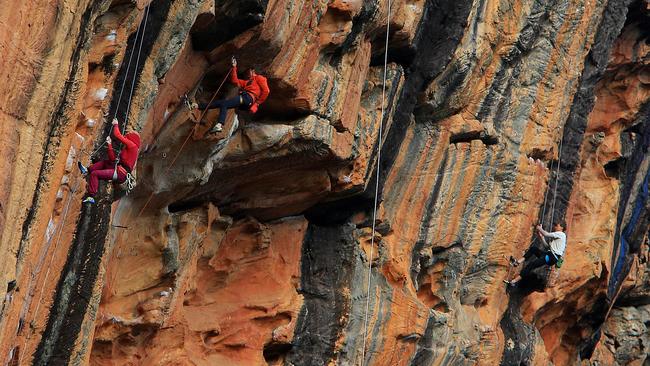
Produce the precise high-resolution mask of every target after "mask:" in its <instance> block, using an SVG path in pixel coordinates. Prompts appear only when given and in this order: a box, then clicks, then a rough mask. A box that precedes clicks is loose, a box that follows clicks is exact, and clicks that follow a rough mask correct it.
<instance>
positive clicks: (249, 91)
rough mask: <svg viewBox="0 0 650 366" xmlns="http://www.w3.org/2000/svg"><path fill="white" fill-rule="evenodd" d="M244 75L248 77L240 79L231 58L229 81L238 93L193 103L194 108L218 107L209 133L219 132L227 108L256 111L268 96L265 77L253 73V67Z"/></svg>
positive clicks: (235, 63) (235, 64) (234, 60)
mask: <svg viewBox="0 0 650 366" xmlns="http://www.w3.org/2000/svg"><path fill="white" fill-rule="evenodd" d="M246 75H247V76H248V79H246V80H241V79H239V78H238V77H237V60H236V59H235V58H234V57H233V58H232V70H231V71H230V82H231V83H233V84H235V85H237V87H238V88H239V95H237V96H236V97H233V98H230V99H219V100H215V101H214V102H212V103H210V104H209V105H208V104H205V103H200V104H196V103H194V104H193V105H192V107H193V108H194V109H196V108H200V109H204V108H206V107H207V108H208V109H213V108H219V109H220V110H219V119H218V121H217V123H216V124H215V125H214V126H213V127H212V128H211V129H210V133H216V132H221V130H222V129H223V124H224V122H226V116H227V113H228V109H231V108H240V109H242V110H248V111H250V112H251V113H255V112H257V109H258V107H259V105H260V104H262V103H264V101H265V100H266V98H267V97H268V96H269V92H270V90H269V86H268V83H267V81H266V78H265V77H264V76H262V75H258V74H256V73H255V69H254V68H252V67H251V68H249V69H248V71H247V73H246Z"/></svg>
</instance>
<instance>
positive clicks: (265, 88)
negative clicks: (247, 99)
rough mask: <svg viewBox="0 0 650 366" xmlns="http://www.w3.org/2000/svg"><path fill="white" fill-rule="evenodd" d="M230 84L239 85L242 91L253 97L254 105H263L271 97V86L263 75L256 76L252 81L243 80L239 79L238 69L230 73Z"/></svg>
mask: <svg viewBox="0 0 650 366" xmlns="http://www.w3.org/2000/svg"><path fill="white" fill-rule="evenodd" d="M230 82H231V83H233V84H235V85H237V86H238V87H239V89H240V90H242V91H245V92H246V93H248V94H250V95H251V96H252V97H253V103H257V104H262V103H264V101H265V100H266V98H267V97H268V96H269V92H270V90H269V85H268V84H267V82H266V78H265V77H264V76H262V75H255V76H253V78H252V79H248V80H241V79H239V78H238V77H237V67H233V68H232V71H231V72H230Z"/></svg>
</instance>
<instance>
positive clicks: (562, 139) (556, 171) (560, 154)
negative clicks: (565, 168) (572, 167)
mask: <svg viewBox="0 0 650 366" xmlns="http://www.w3.org/2000/svg"><path fill="white" fill-rule="evenodd" d="M560 133H561V134H562V137H561V138H560V148H559V149H558V153H557V169H556V170H555V190H554V192H553V205H552V206H551V222H550V224H549V227H551V230H553V227H552V226H553V224H554V222H553V220H555V200H556V199H557V186H558V182H559V181H560V165H561V163H562V143H563V142H564V131H562V132H560ZM564 229H565V230H566V228H564Z"/></svg>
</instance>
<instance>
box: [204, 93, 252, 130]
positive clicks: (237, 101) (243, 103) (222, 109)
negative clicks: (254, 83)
mask: <svg viewBox="0 0 650 366" xmlns="http://www.w3.org/2000/svg"><path fill="white" fill-rule="evenodd" d="M251 105H253V97H251V96H250V94H248V93H241V94H239V95H237V96H235V97H232V98H229V99H219V100H215V101H214V102H212V103H210V104H209V105H208V104H203V103H201V104H199V108H200V109H204V108H205V107H208V109H214V108H219V123H221V124H223V123H224V122H226V116H227V115H228V110H229V109H232V108H240V107H241V108H243V109H248V108H250V107H251Z"/></svg>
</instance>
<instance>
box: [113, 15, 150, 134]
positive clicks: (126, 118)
mask: <svg viewBox="0 0 650 366" xmlns="http://www.w3.org/2000/svg"><path fill="white" fill-rule="evenodd" d="M150 6H151V4H149V5H147V10H145V14H144V21H143V22H144V25H143V26H142V39H140V46H139V47H138V57H136V59H135V70H134V71H133V80H132V81H131V91H130V93H129V99H128V103H127V104H126V112H125V116H124V124H123V126H122V134H124V131H126V125H127V124H128V121H129V111H130V110H131V101H132V100H133V90H134V89H135V80H136V75H137V74H138V66H140V56H141V55H142V44H143V43H144V36H145V34H146V30H147V20H148V19H149V7H150ZM138 29H139V27H138ZM135 42H136V43H137V42H138V36H137V35H136V40H135ZM136 43H134V44H133V48H135V44H136ZM131 55H133V52H131ZM127 76H128V71H127ZM125 83H126V78H125ZM117 103H118V106H119V103H120V101H119V100H118V101H117ZM115 116H117V108H115Z"/></svg>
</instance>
